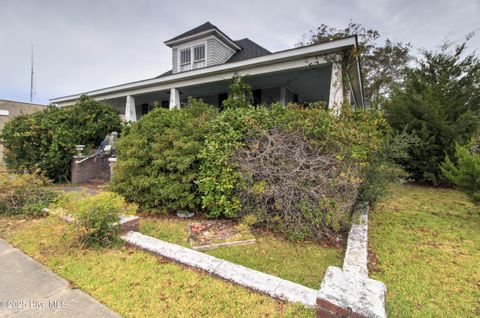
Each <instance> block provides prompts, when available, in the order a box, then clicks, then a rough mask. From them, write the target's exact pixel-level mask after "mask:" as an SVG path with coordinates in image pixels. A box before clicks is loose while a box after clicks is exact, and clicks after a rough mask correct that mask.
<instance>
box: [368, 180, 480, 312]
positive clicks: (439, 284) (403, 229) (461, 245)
mask: <svg viewBox="0 0 480 318" xmlns="http://www.w3.org/2000/svg"><path fill="white" fill-rule="evenodd" d="M369 230H370V250H371V252H374V253H375V254H376V256H377V257H378V261H379V263H378V265H377V266H373V267H374V268H372V269H374V271H373V273H372V271H371V273H372V274H371V276H372V277H373V278H375V279H378V280H381V281H383V282H384V283H385V284H386V285H387V290H388V293H387V311H388V314H389V317H480V211H479V208H478V207H475V206H474V205H473V204H472V203H470V201H469V200H468V198H467V197H466V196H465V195H464V194H462V193H460V192H458V191H455V190H450V189H436V188H430V187H421V186H414V185H404V186H399V187H395V188H394V189H393V193H392V195H391V196H390V197H388V198H386V199H384V200H383V202H381V203H380V204H379V205H378V206H377V207H376V208H375V209H374V210H373V211H372V213H371V216H370V224H369ZM370 265H372V262H371V263H370ZM375 269H376V271H375Z"/></svg>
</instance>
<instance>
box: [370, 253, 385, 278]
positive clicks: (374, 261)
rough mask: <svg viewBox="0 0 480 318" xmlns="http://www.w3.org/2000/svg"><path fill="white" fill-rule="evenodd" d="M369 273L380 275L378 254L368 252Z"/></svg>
mask: <svg viewBox="0 0 480 318" xmlns="http://www.w3.org/2000/svg"><path fill="white" fill-rule="evenodd" d="M368 271H369V272H370V273H380V272H381V271H382V270H381V269H380V260H379V259H378V257H377V254H375V253H374V252H372V251H371V250H368Z"/></svg>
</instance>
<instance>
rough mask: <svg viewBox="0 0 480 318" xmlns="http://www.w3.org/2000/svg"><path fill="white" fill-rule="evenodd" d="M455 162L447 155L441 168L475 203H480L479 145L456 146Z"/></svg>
mask: <svg viewBox="0 0 480 318" xmlns="http://www.w3.org/2000/svg"><path fill="white" fill-rule="evenodd" d="M455 149H456V151H455V163H454V162H453V161H452V160H451V159H450V157H449V156H447V157H446V159H445V162H444V163H443V164H442V166H441V169H442V172H443V174H444V175H445V177H446V178H448V179H449V180H450V181H451V182H452V183H453V184H454V185H455V186H456V187H457V188H458V189H459V190H461V191H463V192H465V193H467V194H468V195H469V196H470V198H471V199H472V201H473V202H474V203H475V204H477V205H478V204H480V153H479V152H478V145H474V146H473V147H472V146H471V145H469V146H459V145H458V144H457V145H456V147H455Z"/></svg>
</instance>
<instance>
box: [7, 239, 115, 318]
mask: <svg viewBox="0 0 480 318" xmlns="http://www.w3.org/2000/svg"><path fill="white" fill-rule="evenodd" d="M0 317H69V318H71V317H85V318H86V317H88V318H91V317H107V318H110V317H112V318H113V317H116V318H118V317H121V316H120V315H118V314H117V313H115V312H113V311H112V310H111V309H109V308H107V307H106V306H104V305H103V304H101V303H100V302H99V301H97V300H96V299H94V298H93V297H91V296H89V295H88V294H86V293H84V292H82V291H81V290H79V289H71V288H70V284H69V283H68V282H67V281H66V280H65V279H63V278H61V277H60V276H58V275H56V274H54V273H53V272H52V271H51V270H50V269H48V268H46V267H45V266H43V265H42V264H40V263H39V262H37V261H35V260H33V259H32V258H30V257H29V256H27V255H25V254H24V253H22V252H21V251H20V250H19V249H16V248H14V247H12V246H11V245H10V244H8V243H7V242H6V241H5V240H2V239H0Z"/></svg>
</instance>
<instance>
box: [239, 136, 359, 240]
mask: <svg viewBox="0 0 480 318" xmlns="http://www.w3.org/2000/svg"><path fill="white" fill-rule="evenodd" d="M334 155H335V154H332V153H329V152H328V151H326V149H325V147H321V146H318V145H315V144H314V143H311V142H309V140H307V139H306V138H305V135H304V133H303V131H301V130H299V131H296V132H288V133H285V132H282V131H280V130H278V129H275V128H274V129H271V130H268V131H266V132H265V133H263V134H261V135H259V136H254V137H252V138H248V139H247V143H246V147H244V148H242V149H241V150H240V151H239V152H238V154H237V155H236V156H235V157H234V160H235V161H236V162H237V163H238V165H239V166H240V171H241V173H242V177H243V180H244V183H245V186H244V188H243V190H242V191H241V192H240V194H239V199H240V202H241V203H242V211H243V214H247V215H250V214H254V215H256V217H257V218H256V219H257V221H258V223H263V224H266V225H267V227H269V228H274V229H276V230H277V231H280V232H281V233H283V234H285V235H286V236H288V237H290V238H291V239H300V240H301V239H305V238H307V237H315V238H320V237H329V238H331V239H333V237H332V234H334V233H335V232H339V231H341V230H343V229H347V228H348V225H349V223H350V212H351V210H352V208H353V205H354V204H355V202H356V197H357V188H358V183H359V180H360V179H359V176H358V175H359V167H355V168H352V167H350V166H349V164H348V162H346V161H340V160H337V159H335V157H334Z"/></svg>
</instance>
